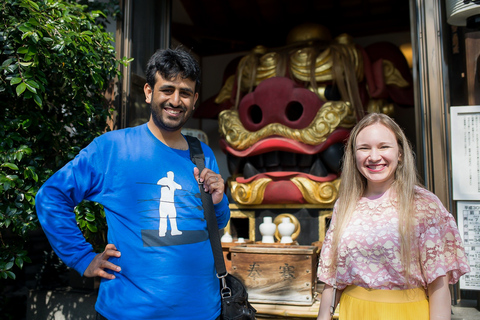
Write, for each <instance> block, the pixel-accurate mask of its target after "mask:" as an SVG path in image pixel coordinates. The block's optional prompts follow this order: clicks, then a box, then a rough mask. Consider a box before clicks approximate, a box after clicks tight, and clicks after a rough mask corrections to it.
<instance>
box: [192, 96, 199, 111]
mask: <svg viewBox="0 0 480 320" xmlns="http://www.w3.org/2000/svg"><path fill="white" fill-rule="evenodd" d="M197 100H198V92H196V93H195V96H194V97H193V110H195V108H196V107H197Z"/></svg>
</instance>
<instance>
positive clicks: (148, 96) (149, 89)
mask: <svg viewBox="0 0 480 320" xmlns="http://www.w3.org/2000/svg"><path fill="white" fill-rule="evenodd" d="M143 92H144V93H145V102H146V103H152V95H153V90H152V87H150V85H149V84H148V83H145V85H144V86H143Z"/></svg>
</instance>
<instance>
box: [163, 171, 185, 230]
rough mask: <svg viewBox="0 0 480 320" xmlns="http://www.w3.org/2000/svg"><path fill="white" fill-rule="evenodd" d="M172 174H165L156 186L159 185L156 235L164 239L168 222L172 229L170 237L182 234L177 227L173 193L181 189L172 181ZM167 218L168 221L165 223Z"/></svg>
mask: <svg viewBox="0 0 480 320" xmlns="http://www.w3.org/2000/svg"><path fill="white" fill-rule="evenodd" d="M173 177H174V174H173V172H172V171H169V172H167V177H165V178H162V179H160V180H158V182H157V184H158V185H161V186H162V188H161V190H160V192H161V193H160V206H159V208H158V211H159V212H160V226H159V228H158V235H159V236H160V237H165V234H166V233H167V225H168V221H170V227H171V229H172V231H171V235H172V236H178V235H180V234H182V231H180V230H178V227H177V210H176V209H175V203H174V193H175V190H177V189H182V186H181V185H179V184H178V183H176V182H175V181H173ZM167 217H168V221H167Z"/></svg>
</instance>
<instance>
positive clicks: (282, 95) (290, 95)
mask: <svg viewBox="0 0 480 320" xmlns="http://www.w3.org/2000/svg"><path fill="white" fill-rule="evenodd" d="M322 105H323V102H322V101H321V100H320V98H318V97H317V95H316V94H315V93H313V92H311V91H310V90H308V89H305V88H302V87H300V86H299V85H297V84H296V83H295V82H293V81H292V80H290V79H287V78H283V77H282V78H280V77H278V78H270V79H267V80H264V81H263V82H261V83H260V84H259V85H258V87H257V88H256V89H255V91H253V92H251V93H249V94H247V95H246V96H245V97H244V98H243V99H242V101H241V103H240V105H239V108H238V112H239V117H240V121H242V124H243V126H244V127H245V129H247V130H249V131H252V132H254V131H258V130H260V129H262V128H263V127H265V126H267V125H269V124H273V123H279V124H281V125H284V126H287V127H289V128H292V129H303V128H306V127H308V125H310V123H311V122H312V121H313V120H314V119H315V115H316V114H317V112H318V110H319V109H320V108H321V107H322Z"/></svg>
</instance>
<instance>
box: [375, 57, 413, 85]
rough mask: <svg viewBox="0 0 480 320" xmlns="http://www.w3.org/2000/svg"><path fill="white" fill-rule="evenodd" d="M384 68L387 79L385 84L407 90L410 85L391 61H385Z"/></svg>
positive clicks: (383, 62)
mask: <svg viewBox="0 0 480 320" xmlns="http://www.w3.org/2000/svg"><path fill="white" fill-rule="evenodd" d="M382 66H383V76H384V77H385V83H386V84H387V85H394V86H397V87H400V88H405V87H408V86H409V85H410V84H409V83H408V82H407V80H405V79H404V78H403V76H402V74H401V73H400V71H399V70H398V69H397V68H395V66H394V65H393V63H392V62H391V61H388V60H383V61H382Z"/></svg>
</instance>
